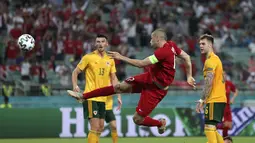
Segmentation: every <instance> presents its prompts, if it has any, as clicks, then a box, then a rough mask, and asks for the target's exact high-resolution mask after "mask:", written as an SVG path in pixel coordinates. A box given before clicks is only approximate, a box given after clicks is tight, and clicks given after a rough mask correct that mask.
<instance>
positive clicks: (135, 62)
mask: <svg viewBox="0 0 255 143" xmlns="http://www.w3.org/2000/svg"><path fill="white" fill-rule="evenodd" d="M107 54H108V55H109V56H111V57H112V58H114V59H117V60H122V61H124V62H127V63H128V64H130V65H133V66H135V67H139V68H143V67H146V66H148V65H151V64H152V62H151V60H150V58H149V57H147V58H145V59H143V60H137V59H130V58H128V57H125V56H123V55H121V54H119V53H118V52H112V51H108V52H107Z"/></svg>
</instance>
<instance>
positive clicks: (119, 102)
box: [117, 96, 122, 111]
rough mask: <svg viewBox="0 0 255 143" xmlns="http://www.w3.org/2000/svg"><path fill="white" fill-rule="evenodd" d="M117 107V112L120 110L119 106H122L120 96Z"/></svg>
mask: <svg viewBox="0 0 255 143" xmlns="http://www.w3.org/2000/svg"><path fill="white" fill-rule="evenodd" d="M118 104H119V105H118V107H117V111H118V110H120V109H121V106H122V99H121V96H118Z"/></svg>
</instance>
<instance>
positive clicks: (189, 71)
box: [177, 50, 196, 89]
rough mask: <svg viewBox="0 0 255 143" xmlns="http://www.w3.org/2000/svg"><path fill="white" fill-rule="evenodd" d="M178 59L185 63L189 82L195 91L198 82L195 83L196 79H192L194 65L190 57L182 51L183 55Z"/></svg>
mask: <svg viewBox="0 0 255 143" xmlns="http://www.w3.org/2000/svg"><path fill="white" fill-rule="evenodd" d="M177 57H179V58H181V59H182V60H183V61H184V63H185V67H186V75H187V82H188V84H189V85H191V86H193V88H194V89H195V88H196V82H195V79H194V78H193V77H192V65H191V60H190V56H189V55H188V54H187V53H186V52H184V51H183V50H182V51H181V53H180V54H179V55H177Z"/></svg>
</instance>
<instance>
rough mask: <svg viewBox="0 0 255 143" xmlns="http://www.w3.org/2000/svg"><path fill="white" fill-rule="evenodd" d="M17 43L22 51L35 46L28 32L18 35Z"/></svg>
mask: <svg viewBox="0 0 255 143" xmlns="http://www.w3.org/2000/svg"><path fill="white" fill-rule="evenodd" d="M17 44H18V46H19V48H20V49H21V50H22V51H30V50H32V49H33V48H34V46H35V39H34V38H33V37H32V36H31V35H29V34H23V35H21V36H20V37H19V39H18V43H17Z"/></svg>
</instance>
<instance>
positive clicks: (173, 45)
mask: <svg viewBox="0 0 255 143" xmlns="http://www.w3.org/2000/svg"><path fill="white" fill-rule="evenodd" d="M170 43H171V45H172V48H173V49H174V50H173V52H174V54H175V55H176V56H178V55H180V54H181V52H182V50H181V49H180V48H179V47H178V46H177V45H176V44H175V43H174V42H173V41H170Z"/></svg>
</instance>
